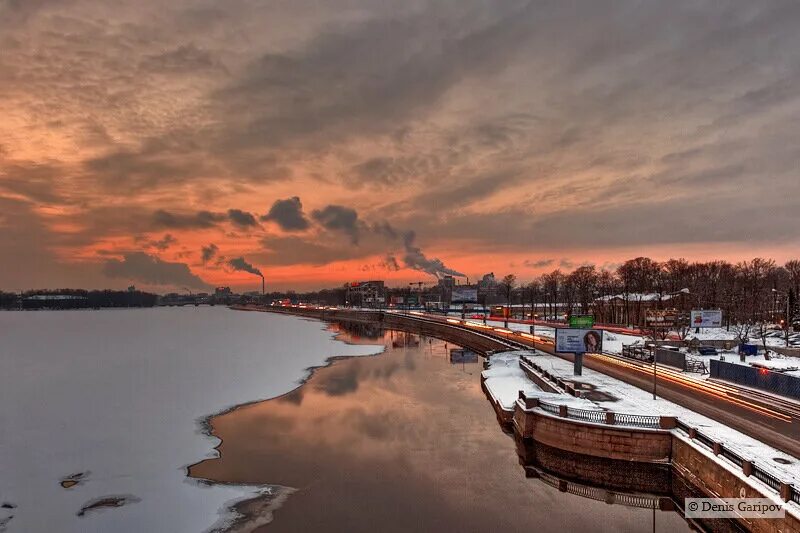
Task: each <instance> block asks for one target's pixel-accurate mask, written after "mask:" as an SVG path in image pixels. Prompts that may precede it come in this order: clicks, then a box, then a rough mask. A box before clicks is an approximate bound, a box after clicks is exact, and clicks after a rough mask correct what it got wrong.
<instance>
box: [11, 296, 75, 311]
mask: <svg viewBox="0 0 800 533" xmlns="http://www.w3.org/2000/svg"><path fill="white" fill-rule="evenodd" d="M89 306H90V305H89V299H88V298H87V297H86V296H80V295H77V294H34V295H31V296H26V297H25V298H23V299H22V308H23V309H83V308H86V307H89Z"/></svg>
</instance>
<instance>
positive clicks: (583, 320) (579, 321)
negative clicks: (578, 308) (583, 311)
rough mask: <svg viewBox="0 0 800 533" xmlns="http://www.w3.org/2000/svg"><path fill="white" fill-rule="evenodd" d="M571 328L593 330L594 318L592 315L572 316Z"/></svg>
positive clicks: (570, 319)
mask: <svg viewBox="0 0 800 533" xmlns="http://www.w3.org/2000/svg"><path fill="white" fill-rule="evenodd" d="M569 327H571V328H593V327H594V316H592V315H571V316H570V317H569Z"/></svg>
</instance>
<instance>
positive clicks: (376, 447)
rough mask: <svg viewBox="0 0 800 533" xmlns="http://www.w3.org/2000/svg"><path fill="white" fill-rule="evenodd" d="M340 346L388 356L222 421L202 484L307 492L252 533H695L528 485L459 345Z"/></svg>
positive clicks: (214, 427) (673, 520)
mask: <svg viewBox="0 0 800 533" xmlns="http://www.w3.org/2000/svg"><path fill="white" fill-rule="evenodd" d="M340 333H342V336H341V340H345V341H347V342H355V343H358V342H361V341H359V339H358V338H357V337H360V338H361V339H364V341H363V342H371V343H372V342H375V340H380V342H383V343H384V344H386V346H387V348H386V350H385V351H384V353H382V354H380V355H377V356H374V357H370V358H355V359H337V360H335V361H334V362H333V363H332V364H331V365H330V366H327V367H323V368H319V369H316V370H315V371H314V373H313V375H312V376H311V377H310V379H309V380H308V381H307V382H306V383H305V384H303V385H302V386H301V387H299V388H298V389H296V390H294V391H292V392H291V393H289V394H287V395H284V396H281V397H278V398H275V399H272V400H267V401H263V402H258V403H254V404H251V405H246V406H242V407H240V408H236V409H234V410H232V411H230V412H228V413H225V414H222V415H219V416H216V417H213V418H212V419H210V420H209V424H210V428H211V431H212V434H213V435H214V436H216V437H217V438H219V439H220V440H221V444H220V446H219V447H218V451H219V457H218V458H214V459H208V460H205V461H203V462H201V463H199V464H197V465H194V466H193V467H191V468H190V475H192V476H194V477H199V478H208V479H211V480H214V481H217V482H223V483H236V484H240V483H242V484H256V485H272V486H282V487H287V488H288V489H289V490H292V491H293V492H292V493H291V494H287V497H286V499H285V501H284V502H283V504H282V505H281V506H280V507H277V508H272V509H270V510H269V514H270V515H271V516H264V515H263V513H262V512H261V511H259V510H258V509H255V510H253V509H248V508H247V507H248V506H247V505H246V504H243V505H241V506H240V507H239V508H238V510H239V511H240V512H242V513H244V514H247V513H250V515H251V516H249V517H246V518H245V519H243V520H242V521H240V523H243V524H244V523H250V524H252V526H253V527H251V528H250V529H249V530H251V531H298V530H325V531H345V530H347V531H367V530H370V531H373V530H376V529H380V530H382V531H409V530H413V531H433V530H442V529H447V530H465V531H491V530H497V529H503V530H510V531H522V530H523V529H526V530H530V529H531V528H533V529H536V530H539V531H564V530H578V529H581V530H585V531H596V530H598V526H599V525H601V524H602V528H601V529H602V530H604V531H644V530H647V531H652V530H653V520H655V529H656V530H657V531H658V530H661V531H680V530H686V529H687V526H686V523H685V522H684V521H683V519H682V518H681V517H680V516H679V515H677V514H675V513H670V512H660V511H659V512H657V513H655V514H654V513H653V512H652V511H651V510H645V509H636V508H630V507H623V506H619V505H608V504H606V503H603V502H596V501H592V500H587V499H584V498H580V497H579V496H575V495H572V494H567V493H563V492H559V490H558V489H557V488H554V487H552V486H550V485H548V484H546V483H543V482H542V481H541V480H536V479H527V478H526V477H525V471H524V469H523V468H522V467H521V466H520V465H519V462H518V456H517V452H516V449H515V444H514V441H513V439H512V438H511V437H510V436H509V435H507V434H505V433H503V432H502V430H501V429H500V427H499V426H498V425H497V421H496V420H495V415H494V412H493V410H492V408H491V406H490V404H489V403H488V402H487V401H486V399H485V397H484V395H483V392H482V391H481V389H480V371H481V366H480V364H477V363H465V364H463V365H462V364H461V363H458V364H456V365H452V364H451V363H450V362H449V358H448V356H447V348H451V347H453V345H447V346H446V345H445V343H444V342H442V341H438V340H434V339H429V338H425V337H422V338H420V337H418V336H416V335H408V334H401V333H397V332H391V331H389V332H385V333H382V334H378V333H376V332H375V331H372V333H371V335H373V336H377V335H380V337H379V339H376V338H369V337H368V336H365V334H364V332H363V331H355V332H341V331H340ZM270 519H271V520H272V521H271V522H269V520H270ZM267 522H269V523H268V525H265V524H266V523H267Z"/></svg>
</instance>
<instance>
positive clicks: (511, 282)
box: [500, 274, 517, 327]
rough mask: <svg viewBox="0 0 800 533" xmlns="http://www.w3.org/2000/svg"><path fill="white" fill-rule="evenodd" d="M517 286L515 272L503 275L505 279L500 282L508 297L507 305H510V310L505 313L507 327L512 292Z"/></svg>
mask: <svg viewBox="0 0 800 533" xmlns="http://www.w3.org/2000/svg"><path fill="white" fill-rule="evenodd" d="M516 286H517V276H515V275H514V274H508V275H506V276H505V277H503V281H501V282H500V287H501V289H502V291H503V294H504V295H505V297H506V306H507V307H508V311H507V312H506V313H504V318H505V327H508V316H509V315H510V314H511V294H512V293H513V292H514V287H516Z"/></svg>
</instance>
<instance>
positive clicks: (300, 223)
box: [261, 196, 308, 231]
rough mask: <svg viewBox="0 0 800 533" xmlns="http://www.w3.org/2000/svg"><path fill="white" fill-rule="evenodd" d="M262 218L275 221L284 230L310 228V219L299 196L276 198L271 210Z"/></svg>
mask: <svg viewBox="0 0 800 533" xmlns="http://www.w3.org/2000/svg"><path fill="white" fill-rule="evenodd" d="M261 220H264V221H272V222H275V223H276V224H277V225H278V226H280V228H281V229H282V230H284V231H303V230H306V229H308V219H307V218H306V216H305V214H304V213H303V204H302V202H300V198H298V197H297V196H294V197H292V198H287V199H285V200H275V203H273V204H272V207H270V209H269V212H268V213H267V214H266V215H264V216H262V217H261Z"/></svg>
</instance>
